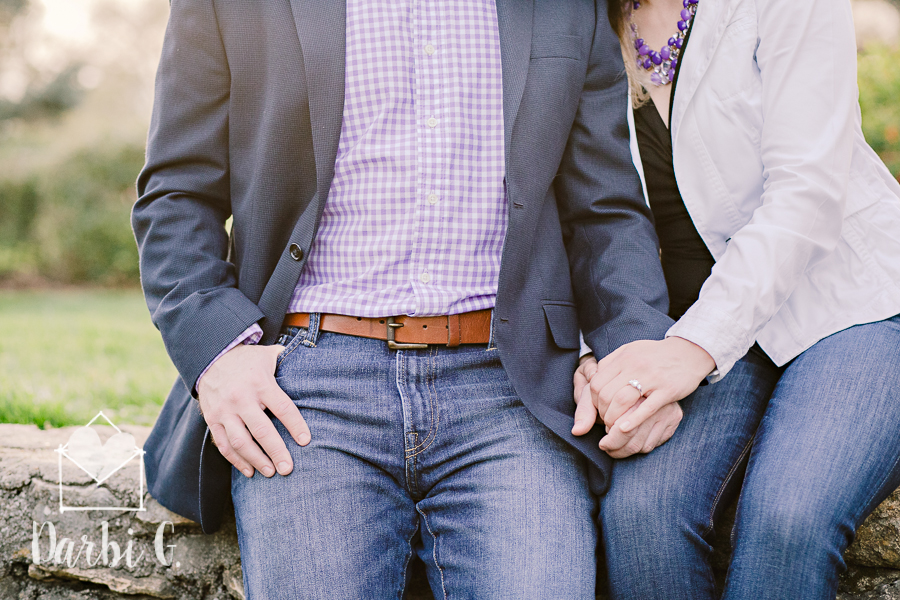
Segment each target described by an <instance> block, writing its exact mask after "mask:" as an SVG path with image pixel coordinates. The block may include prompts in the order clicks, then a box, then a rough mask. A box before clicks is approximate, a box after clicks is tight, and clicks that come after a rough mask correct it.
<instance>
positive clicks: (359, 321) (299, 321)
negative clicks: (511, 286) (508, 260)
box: [284, 310, 491, 350]
mask: <svg viewBox="0 0 900 600" xmlns="http://www.w3.org/2000/svg"><path fill="white" fill-rule="evenodd" d="M284 326H285V327H309V313H288V314H287V315H285V317H284ZM319 330H320V331H330V332H332V333H343V334H344V335H355V336H357V337H364V338H371V339H375V340H384V341H386V342H387V344H388V347H389V348H391V349H392V350H407V349H414V348H427V347H428V344H442V345H444V346H449V347H451V348H455V347H456V346H459V345H460V344H487V343H488V342H490V341H491V311H490V310H478V311H473V312H467V313H463V314H461V315H450V316H444V317H407V316H405V315H404V316H399V317H381V318H367V317H348V316H346V315H333V314H323V315H321V316H320V317H319Z"/></svg>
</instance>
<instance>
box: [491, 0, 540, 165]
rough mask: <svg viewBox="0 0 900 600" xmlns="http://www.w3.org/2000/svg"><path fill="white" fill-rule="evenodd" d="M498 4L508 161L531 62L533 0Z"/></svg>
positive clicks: (517, 0) (516, 0) (514, 0)
mask: <svg viewBox="0 0 900 600" xmlns="http://www.w3.org/2000/svg"><path fill="white" fill-rule="evenodd" d="M496 4H497V23H498V26H499V29H500V60H501V64H502V68H503V127H504V134H505V135H504V140H505V151H506V155H507V164H508V158H509V149H510V143H511V141H512V131H513V125H514V124H515V122H516V114H517V113H518V112H519V103H520V102H521V101H522V93H523V92H524V91H525V79H526V77H527V76H528V66H529V64H530V62H531V31H532V18H533V16H534V0H496Z"/></svg>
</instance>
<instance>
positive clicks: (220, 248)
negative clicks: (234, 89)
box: [132, 0, 263, 390]
mask: <svg viewBox="0 0 900 600" xmlns="http://www.w3.org/2000/svg"><path fill="white" fill-rule="evenodd" d="M230 84H231V80H230V74H229V67H228V61H227V58H226V54H225V48H224V46H223V44H222V40H221V37H220V35H219V31H218V25H217V21H216V14H215V9H214V6H213V0H172V3H171V14H170V17H169V24H168V29H167V31H166V37H165V42H164V44H163V52H162V57H161V60H160V65H159V70H158V73H157V78H156V95H155V100H154V106H153V113H152V118H151V125H150V134H149V139H148V143H147V159H146V164H145V166H144V169H143V171H142V172H141V174H140V176H139V178H138V183H137V188H138V200H137V202H136V204H135V206H134V209H133V211H132V227H133V229H134V234H135V238H136V239H137V244H138V250H139V253H140V265H141V284H142V286H143V289H144V295H145V297H146V300H147V305H148V307H149V309H150V313H151V316H152V320H153V323H154V324H155V325H156V327H157V328H158V329H159V331H160V333H161V334H162V338H163V341H164V343H165V346H166V349H167V351H168V353H169V356H170V357H171V358H172V361H173V362H174V364H175V366H176V368H177V369H178V371H179V373H180V375H181V378H182V380H183V381H184V384H185V387H187V389H189V390H194V385H195V383H196V381H197V378H198V377H199V375H200V373H201V372H202V371H203V370H204V369H205V368H206V366H207V365H208V364H209V363H210V362H211V361H212V360H213V358H215V356H216V355H217V354H218V353H219V352H220V351H221V350H222V349H223V348H225V347H226V346H227V345H228V344H229V343H230V342H232V341H233V340H234V339H235V338H237V337H238V336H239V335H240V334H241V332H243V331H244V330H246V329H247V327H249V326H250V325H252V324H253V323H255V322H256V321H258V320H259V319H261V318H262V316H263V314H262V312H261V311H260V309H259V308H258V307H257V306H256V304H254V303H253V302H252V301H251V300H250V299H248V298H247V297H246V296H245V295H244V294H242V293H241V292H240V291H239V290H238V289H237V278H236V273H235V268H234V265H233V264H231V263H230V262H228V261H227V260H226V256H227V250H228V234H227V232H226V230H225V221H226V220H227V219H228V217H229V216H230V215H231V202H230V188H229V159H228V112H229V86H230Z"/></svg>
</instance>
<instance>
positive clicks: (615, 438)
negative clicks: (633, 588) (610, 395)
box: [600, 401, 684, 458]
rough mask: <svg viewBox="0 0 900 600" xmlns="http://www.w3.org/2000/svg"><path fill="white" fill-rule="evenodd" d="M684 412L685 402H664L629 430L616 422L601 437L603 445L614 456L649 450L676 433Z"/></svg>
mask: <svg viewBox="0 0 900 600" xmlns="http://www.w3.org/2000/svg"><path fill="white" fill-rule="evenodd" d="M641 402H643V401H640V402H638V403H637V404H635V405H634V406H633V407H632V408H631V409H630V410H629V411H628V412H627V413H625V416H624V417H623V419H626V418H629V416H630V414H631V413H632V412H634V411H636V410H637V409H638V407H640V405H641ZM683 416H684V413H683V412H682V411H681V405H680V404H678V403H677V402H673V403H671V404H666V405H665V406H663V407H662V408H661V409H659V410H658V411H656V412H655V413H653V415H651V416H650V417H649V418H648V419H647V420H646V421H644V422H643V423H641V424H640V425H639V426H638V427H636V428H635V429H632V430H631V431H629V432H627V433H626V432H624V431H622V429H621V428H620V427H619V425H618V424H616V425H613V426H612V427H611V428H609V429H608V433H607V434H606V436H604V437H603V439H601V440H600V449H601V450H603V451H604V452H606V453H607V454H609V455H610V456H611V457H612V458H627V457H629V456H631V455H632V454H638V453H640V454H648V453H650V452H651V451H653V450H654V449H656V448H658V447H660V446H662V445H663V444H665V443H666V442H668V441H669V438H671V437H672V436H673V435H675V430H676V429H678V425H679V424H680V423H681V418H682V417H683Z"/></svg>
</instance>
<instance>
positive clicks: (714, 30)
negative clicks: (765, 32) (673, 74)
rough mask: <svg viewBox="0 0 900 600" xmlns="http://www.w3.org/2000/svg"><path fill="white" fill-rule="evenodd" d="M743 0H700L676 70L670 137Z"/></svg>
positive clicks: (679, 123)
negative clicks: (686, 43)
mask: <svg viewBox="0 0 900 600" xmlns="http://www.w3.org/2000/svg"><path fill="white" fill-rule="evenodd" d="M743 1H744V0H700V3H699V5H698V6H697V14H696V16H695V17H694V25H693V28H692V29H691V37H690V41H689V43H688V48H687V51H686V52H685V53H684V58H683V62H682V63H681V67H680V69H679V72H678V86H677V88H676V90H675V100H674V102H673V105H672V139H673V140H676V139H677V137H678V131H679V127H680V125H681V121H682V119H684V114H685V111H686V110H687V107H688V106H689V105H690V103H691V100H692V99H693V97H694V94H695V93H696V91H697V86H699V85H700V81H701V80H702V79H703V75H704V74H705V73H706V71H707V69H709V65H710V63H711V62H712V59H713V56H714V55H715V52H716V48H718V46H719V42H720V41H722V36H723V35H725V29H726V28H727V26H728V22H729V20H730V18H731V15H732V14H734V11H735V9H737V7H738V5H739V3H740V2H743Z"/></svg>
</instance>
